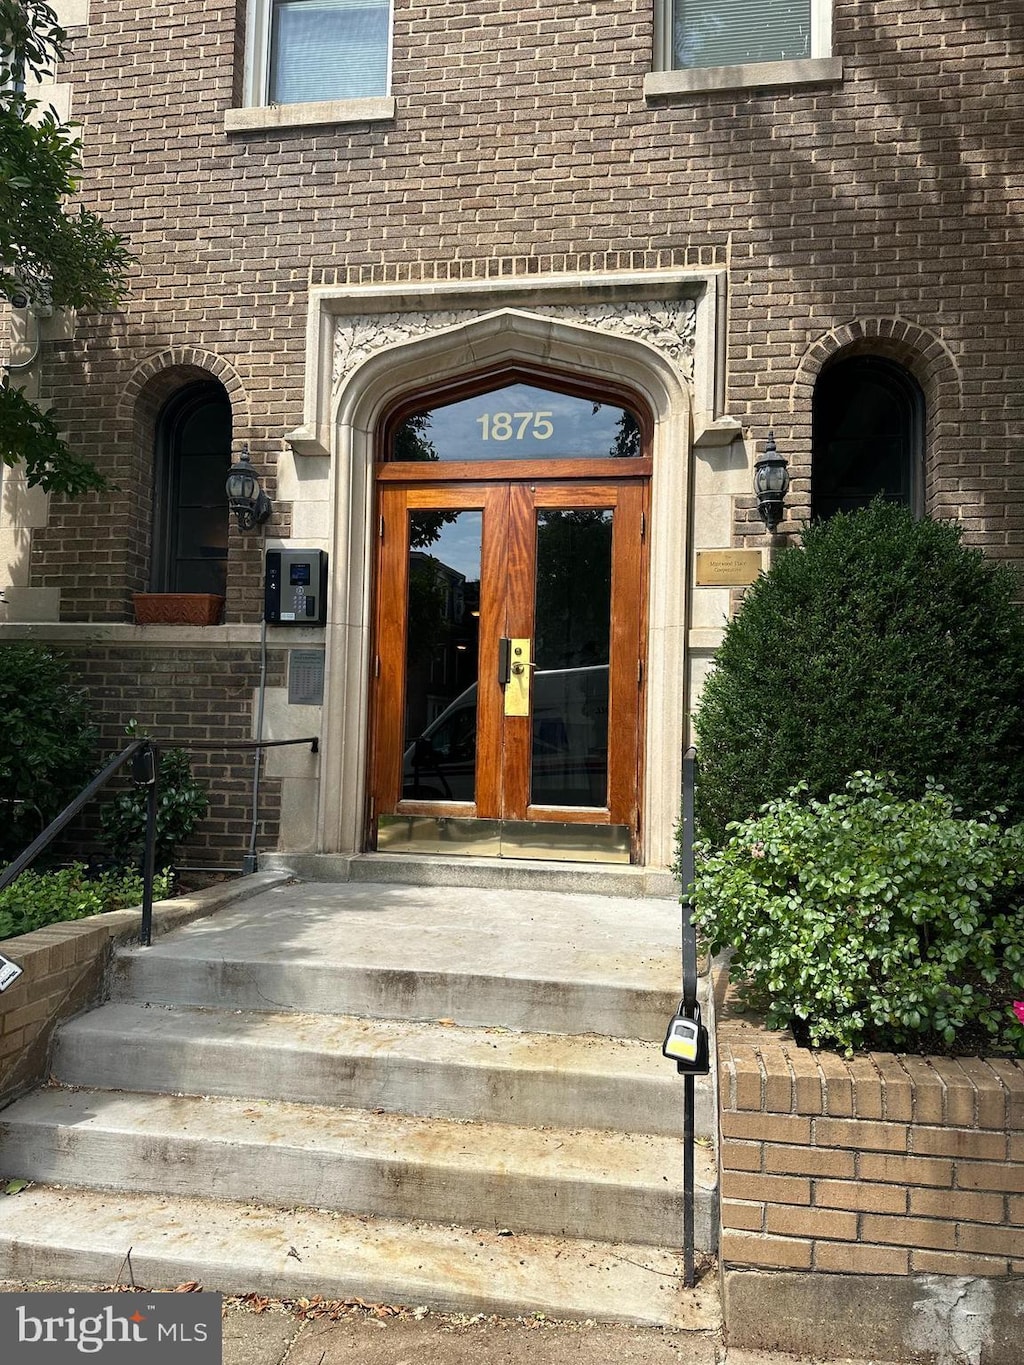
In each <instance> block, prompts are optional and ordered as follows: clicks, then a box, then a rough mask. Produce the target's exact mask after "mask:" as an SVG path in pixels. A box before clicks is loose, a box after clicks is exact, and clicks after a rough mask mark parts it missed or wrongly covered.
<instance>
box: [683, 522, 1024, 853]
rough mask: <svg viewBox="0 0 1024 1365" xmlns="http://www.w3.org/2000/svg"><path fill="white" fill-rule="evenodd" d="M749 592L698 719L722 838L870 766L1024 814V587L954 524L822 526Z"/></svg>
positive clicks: (704, 786)
mask: <svg viewBox="0 0 1024 1365" xmlns="http://www.w3.org/2000/svg"><path fill="white" fill-rule="evenodd" d="M801 546H802V548H792V549H789V550H785V551H783V552H782V554H781V555H780V556H779V557H778V559H777V560H776V562H775V564H774V566H773V567H772V569H771V570H770V572H768V573H767V574H765V575H764V576H763V577H762V578H760V579H759V580H758V581H757V582H756V583H755V584H754V585H753V587H752V588H751V589H750V591H749V593H748V594H747V597H746V600H745V601H744V603H743V606H742V608H741V610H740V611H739V612H738V614H737V615H736V617H735V618H734V620H733V621H731V622H730V623H729V625H728V627H727V629H726V632H725V639H724V642H723V644H722V647H721V649H720V650H719V652H718V655H717V658H716V667H715V670H714V672H713V673H712V674H711V676H710V678H709V679H708V682H707V684H706V686H705V689H704V693H703V696H702V698H701V702H700V705H699V708H698V711H697V714H696V717H695V726H696V730H697V735H698V763H699V773H700V780H699V782H698V786H697V820H698V824H699V826H700V830H701V833H702V835H703V836H704V837H706V838H709V839H711V840H713V841H715V842H720V841H721V840H722V838H723V836H724V832H725V826H726V824H727V823H728V822H729V821H730V820H743V819H746V818H747V817H748V816H750V815H753V814H754V812H756V811H757V810H758V809H759V808H760V806H761V805H762V804H763V803H764V802H765V801H768V800H771V799H772V798H773V797H777V796H781V795H782V794H783V793H784V792H786V791H787V790H788V789H789V788H790V787H792V786H793V785H794V784H795V783H797V782H806V784H807V786H808V789H809V790H810V792H811V793H812V795H814V796H818V797H822V798H824V797H826V796H828V795H829V794H830V793H832V792H839V791H842V790H843V787H844V784H845V782H846V780H847V778H848V776H849V775H850V773H852V772H856V771H858V770H859V769H870V770H873V771H882V770H885V771H887V772H893V773H895V774H896V776H897V778H898V779H899V780H900V781H901V783H902V785H903V789H904V790H905V791H906V792H907V794H908V795H920V794H921V793H922V792H923V791H924V789H925V783H926V781H927V779H928V778H930V777H935V778H940V779H941V781H942V783H943V785H944V786H945V787H946V789H947V790H948V791H949V792H951V793H952V794H953V795H954V796H955V797H956V799H957V801H958V802H959V803H960V804H961V805H962V806H963V807H964V809H965V810H968V811H973V812H979V811H985V810H990V809H993V808H994V807H995V806H997V805H1000V806H1005V807H1006V808H1007V810H1008V812H1009V815H1010V817H1011V818H1012V819H1014V820H1022V819H1024V614H1022V612H1021V610H1020V608H1019V607H1018V606H1017V605H1015V603H1014V594H1015V592H1017V591H1019V584H1018V582H1017V579H1016V576H1015V575H1014V574H1013V573H1012V572H1011V571H1010V570H1009V569H1007V568H1005V567H1001V566H998V565H995V564H992V563H989V562H988V561H986V560H985V559H984V558H983V557H982V555H981V554H980V553H978V552H977V551H974V550H971V549H968V548H966V547H965V546H964V545H963V544H962V543H961V532H960V529H959V528H958V527H956V526H953V525H951V524H948V523H943V522H934V521H928V520H915V519H914V518H913V517H912V516H911V515H910V513H909V512H908V511H907V510H906V509H905V508H901V507H897V506H892V505H888V504H885V503H882V502H876V503H873V504H872V505H871V506H870V507H869V508H866V509H864V510H862V511H859V512H855V513H852V514H849V515H845V516H836V517H833V518H832V519H831V520H829V521H827V522H824V523H819V524H816V525H813V526H810V527H808V528H807V529H806V530H805V531H804V532H803V535H802V538H801Z"/></svg>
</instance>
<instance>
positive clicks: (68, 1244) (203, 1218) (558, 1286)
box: [0, 1186, 721, 1332]
mask: <svg viewBox="0 0 1024 1365" xmlns="http://www.w3.org/2000/svg"><path fill="white" fill-rule="evenodd" d="M129 1248H130V1249H131V1266H132V1272H133V1275H134V1278H135V1281H136V1282H137V1283H138V1284H141V1285H145V1286H146V1287H148V1288H154V1289H155V1288H161V1287H168V1286H173V1285H175V1284H180V1283H182V1282H184V1281H186V1280H192V1279H194V1280H198V1281H199V1282H200V1283H201V1284H202V1285H203V1286H204V1288H206V1289H210V1290H219V1291H221V1292H223V1293H229V1294H231V1293H234V1294H239V1293H249V1292H251V1291H259V1292H261V1293H264V1294H268V1295H274V1296H280V1297H285V1298H298V1297H302V1296H310V1295H313V1294H321V1295H323V1296H324V1297H325V1298H328V1299H334V1298H337V1299H344V1298H351V1297H355V1296H358V1297H360V1298H362V1299H365V1300H367V1301H370V1302H385V1303H401V1304H407V1305H410V1306H416V1305H420V1304H424V1305H427V1306H429V1307H432V1308H436V1309H441V1310H449V1311H454V1312H483V1313H499V1314H503V1315H506V1316H513V1317H514V1316H519V1315H521V1314H527V1315H528V1314H531V1313H543V1314H545V1315H546V1316H548V1317H552V1318H570V1319H571V1318H576V1319H581V1318H583V1319H585V1318H593V1319H594V1320H595V1321H602V1322H630V1323H638V1324H646V1325H652V1326H661V1327H670V1328H677V1329H684V1330H691V1331H705V1332H708V1331H717V1330H718V1329H719V1327H720V1325H721V1317H720V1311H719V1308H718V1303H717V1296H716V1293H715V1285H714V1280H713V1277H712V1276H705V1278H704V1280H703V1281H702V1283H701V1284H700V1285H698V1287H697V1289H696V1290H691V1291H686V1290H684V1289H682V1287H681V1280H680V1275H681V1265H680V1258H679V1257H678V1256H677V1255H676V1254H675V1253H674V1252H671V1251H659V1250H657V1249H655V1248H652V1247H640V1246H634V1245H632V1244H630V1243H600V1242H587V1241H579V1240H573V1239H566V1238H560V1237H539V1236H532V1235H527V1234H522V1235H517V1234H515V1233H514V1230H513V1235H511V1236H502V1235H501V1230H498V1231H495V1229H493V1228H490V1229H486V1230H476V1231H474V1230H468V1229H464V1228H452V1227H447V1226H444V1225H439V1224H436V1223H409V1222H399V1221H394V1220H386V1219H375V1218H366V1217H360V1216H357V1215H351V1214H336V1213H329V1212H323V1211H321V1210H318V1209H299V1210H284V1209H267V1208H265V1207H262V1206H259V1205H248V1206H245V1205H241V1204H235V1203H230V1202H224V1201H220V1200H212V1199H195V1198H192V1199H187V1198H179V1197H171V1196H167V1195H162V1194H161V1195H141V1194H132V1193H124V1192H120V1191H118V1192H114V1193H103V1192H97V1191H93V1190H71V1189H62V1188H55V1187H50V1186H31V1187H29V1188H28V1189H26V1190H23V1191H22V1192H21V1193H20V1194H18V1195H17V1196H14V1197H11V1198H8V1199H3V1200H0V1279H5V1280H17V1281H33V1280H51V1281H70V1282H74V1283H80V1284H82V1283H85V1284H96V1283H107V1284H110V1283H113V1282H114V1280H115V1278H116V1277H117V1276H118V1274H119V1273H120V1274H121V1275H122V1278H126V1272H125V1271H124V1261H125V1254H126V1253H127V1251H128V1250H129Z"/></svg>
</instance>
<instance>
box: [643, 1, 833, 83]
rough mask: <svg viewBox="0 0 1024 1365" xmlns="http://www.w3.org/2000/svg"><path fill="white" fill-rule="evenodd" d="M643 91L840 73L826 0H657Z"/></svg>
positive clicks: (828, 76)
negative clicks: (651, 53) (651, 57)
mask: <svg viewBox="0 0 1024 1365" xmlns="http://www.w3.org/2000/svg"><path fill="white" fill-rule="evenodd" d="M655 3H656V6H657V18H658V24H657V43H656V51H655V62H654V65H655V71H654V73H653V75H652V77H651V78H649V80H648V86H647V94H648V95H659V94H673V93H676V92H681V93H685V92H687V91H690V90H692V91H701V90H714V89H727V88H730V87H739V86H746V85H787V84H797V83H801V82H804V81H813V80H838V79H840V78H841V76H842V68H841V65H840V64H839V63H838V62H836V61H833V60H832V0H655Z"/></svg>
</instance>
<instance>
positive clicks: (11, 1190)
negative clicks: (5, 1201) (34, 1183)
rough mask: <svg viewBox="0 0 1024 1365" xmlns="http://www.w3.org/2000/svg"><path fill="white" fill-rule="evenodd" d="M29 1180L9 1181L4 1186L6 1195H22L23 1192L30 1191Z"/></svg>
mask: <svg viewBox="0 0 1024 1365" xmlns="http://www.w3.org/2000/svg"><path fill="white" fill-rule="evenodd" d="M28 1183H29V1182H28V1181H27V1180H8V1182H7V1184H6V1185H5V1186H4V1194H21V1192H22V1190H27V1189H28Z"/></svg>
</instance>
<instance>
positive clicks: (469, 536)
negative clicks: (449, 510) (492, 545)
mask: <svg viewBox="0 0 1024 1365" xmlns="http://www.w3.org/2000/svg"><path fill="white" fill-rule="evenodd" d="M482 524H483V514H482V513H481V512H460V513H459V515H458V520H457V521H455V522H453V523H451V524H450V525H447V526H442V527H441V534H440V535H439V536H438V538H437V540H435V541H434V542H433V544H432V545H425V546H424V547H423V553H424V554H428V555H430V556H431V558H432V559H437V560H439V561H440V562H441V563H442V564H446V565H447V566H448V568H450V569H454V570H455V571H456V572H457V573H460V574H462V575H463V577H464V578H465V579H466V582H467V583H479V581H480V537H481V532H482V529H483V525H482Z"/></svg>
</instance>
